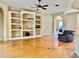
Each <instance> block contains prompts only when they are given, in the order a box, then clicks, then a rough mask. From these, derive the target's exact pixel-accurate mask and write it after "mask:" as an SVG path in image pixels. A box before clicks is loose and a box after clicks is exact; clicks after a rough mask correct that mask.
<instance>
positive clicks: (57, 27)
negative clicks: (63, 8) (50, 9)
mask: <svg viewBox="0 0 79 59" xmlns="http://www.w3.org/2000/svg"><path fill="white" fill-rule="evenodd" d="M60 29H63V18H62V17H61V16H57V17H55V19H54V33H55V32H59V30H60Z"/></svg>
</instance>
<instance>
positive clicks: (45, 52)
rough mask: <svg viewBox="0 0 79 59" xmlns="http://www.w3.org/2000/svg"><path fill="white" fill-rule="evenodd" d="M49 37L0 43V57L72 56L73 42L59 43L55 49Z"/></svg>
mask: <svg viewBox="0 0 79 59" xmlns="http://www.w3.org/2000/svg"><path fill="white" fill-rule="evenodd" d="M55 44H56V43H55V40H54V39H53V37H52V36H51V35H49V36H43V37H38V38H33V39H25V40H14V41H7V42H2V43H0V57H2V58H3V57H4V58H7V57H8V58H63V57H66V58H67V57H71V56H72V55H74V50H75V41H73V42H70V43H64V42H59V45H58V48H56V47H55Z"/></svg>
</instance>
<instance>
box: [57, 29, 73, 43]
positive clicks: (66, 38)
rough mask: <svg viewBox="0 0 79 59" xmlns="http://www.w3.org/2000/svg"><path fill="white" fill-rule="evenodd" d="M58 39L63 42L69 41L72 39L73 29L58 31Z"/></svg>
mask: <svg viewBox="0 0 79 59" xmlns="http://www.w3.org/2000/svg"><path fill="white" fill-rule="evenodd" d="M58 39H59V41H63V42H71V41H73V39H74V31H72V30H64V32H63V33H62V34H60V33H58Z"/></svg>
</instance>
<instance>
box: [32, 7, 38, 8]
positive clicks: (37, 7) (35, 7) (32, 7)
mask: <svg viewBox="0 0 79 59" xmlns="http://www.w3.org/2000/svg"><path fill="white" fill-rule="evenodd" d="M30 8H38V7H30Z"/></svg>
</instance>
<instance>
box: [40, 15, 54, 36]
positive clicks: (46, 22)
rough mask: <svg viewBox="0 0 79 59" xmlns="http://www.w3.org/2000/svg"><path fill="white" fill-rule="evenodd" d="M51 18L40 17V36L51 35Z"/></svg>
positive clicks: (47, 16) (49, 16)
mask: <svg viewBox="0 0 79 59" xmlns="http://www.w3.org/2000/svg"><path fill="white" fill-rule="evenodd" d="M52 23H53V17H52V15H49V14H42V15H41V34H42V35H44V34H52V32H53V30H52V28H53V25H52Z"/></svg>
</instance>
